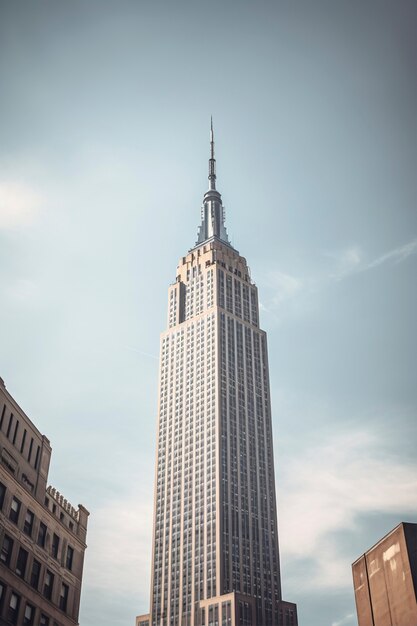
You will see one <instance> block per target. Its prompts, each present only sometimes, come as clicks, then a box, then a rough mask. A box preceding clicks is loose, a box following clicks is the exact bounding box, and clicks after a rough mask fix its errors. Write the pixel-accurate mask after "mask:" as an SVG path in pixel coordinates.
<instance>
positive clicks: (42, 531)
mask: <svg viewBox="0 0 417 626" xmlns="http://www.w3.org/2000/svg"><path fill="white" fill-rule="evenodd" d="M46 531H47V527H46V525H45V524H44V523H43V522H41V523H40V524H39V532H38V542H37V543H38V546H40V547H41V548H44V547H45V541H46Z"/></svg>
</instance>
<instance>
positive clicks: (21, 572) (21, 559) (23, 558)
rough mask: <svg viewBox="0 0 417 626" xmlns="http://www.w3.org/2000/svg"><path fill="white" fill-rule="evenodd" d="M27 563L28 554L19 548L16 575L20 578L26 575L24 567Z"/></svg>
mask: <svg viewBox="0 0 417 626" xmlns="http://www.w3.org/2000/svg"><path fill="white" fill-rule="evenodd" d="M27 562H28V553H27V551H26V550H25V549H24V548H19V554H18V555H17V561H16V574H17V575H18V576H20V578H24V577H25V574H26V565H27Z"/></svg>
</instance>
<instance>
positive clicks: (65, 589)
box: [59, 583, 69, 611]
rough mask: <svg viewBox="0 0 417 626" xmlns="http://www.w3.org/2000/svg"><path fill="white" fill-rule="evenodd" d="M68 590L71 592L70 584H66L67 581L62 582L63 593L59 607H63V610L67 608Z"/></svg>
mask: <svg viewBox="0 0 417 626" xmlns="http://www.w3.org/2000/svg"><path fill="white" fill-rule="evenodd" d="M68 592H69V587H68V585H66V584H65V583H62V587H61V595H60V596H59V608H60V609H61V611H66V610H67V603H68Z"/></svg>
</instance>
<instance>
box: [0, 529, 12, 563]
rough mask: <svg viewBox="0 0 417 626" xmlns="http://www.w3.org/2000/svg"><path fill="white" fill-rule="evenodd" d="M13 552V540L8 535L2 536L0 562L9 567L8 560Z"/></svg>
mask: <svg viewBox="0 0 417 626" xmlns="http://www.w3.org/2000/svg"><path fill="white" fill-rule="evenodd" d="M12 550H13V539H12V538H11V537H9V536H8V535H4V538H3V545H2V548H1V552H0V561H1V562H2V563H4V564H5V565H10V558H11V556H12Z"/></svg>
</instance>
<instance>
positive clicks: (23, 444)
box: [20, 428, 27, 452]
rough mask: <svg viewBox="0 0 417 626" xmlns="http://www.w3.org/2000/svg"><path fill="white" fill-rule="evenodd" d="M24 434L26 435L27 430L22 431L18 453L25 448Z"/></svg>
mask: <svg viewBox="0 0 417 626" xmlns="http://www.w3.org/2000/svg"><path fill="white" fill-rule="evenodd" d="M26 434H27V430H26V428H25V430H24V431H23V437H22V443H21V444H20V452H23V450H24V448H25V441H26Z"/></svg>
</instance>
